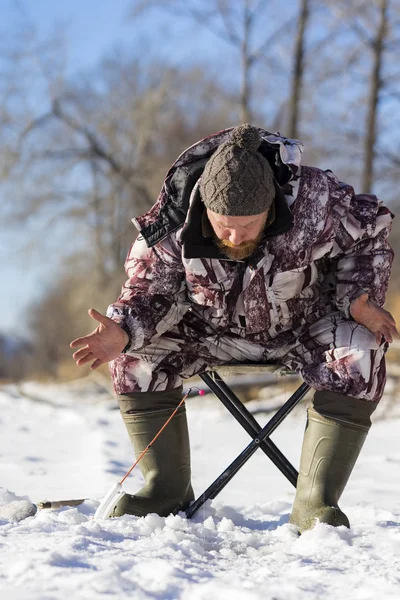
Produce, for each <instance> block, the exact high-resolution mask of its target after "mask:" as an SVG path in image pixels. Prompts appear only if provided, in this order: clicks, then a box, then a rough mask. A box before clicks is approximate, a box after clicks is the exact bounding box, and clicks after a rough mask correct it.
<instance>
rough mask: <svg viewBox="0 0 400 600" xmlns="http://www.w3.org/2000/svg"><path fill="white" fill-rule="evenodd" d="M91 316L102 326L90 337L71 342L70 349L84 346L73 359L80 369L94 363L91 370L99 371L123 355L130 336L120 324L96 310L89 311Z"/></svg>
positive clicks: (86, 336)
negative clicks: (102, 366)
mask: <svg viewBox="0 0 400 600" xmlns="http://www.w3.org/2000/svg"><path fill="white" fill-rule="evenodd" d="M89 316H90V317H92V319H94V320H95V321H98V322H99V323H100V324H99V325H98V327H96V329H95V330H94V331H93V332H92V333H90V334H89V335H85V336H84V337H80V338H77V339H76V340H74V341H73V342H71V343H70V347H71V348H79V347H80V346H83V348H81V349H80V350H78V351H77V352H75V353H74V354H73V358H74V360H75V361H76V364H77V365H78V366H79V367H80V366H82V365H85V364H86V363H88V362H90V361H93V363H92V364H91V365H90V368H91V369H97V368H98V367H99V366H100V365H102V364H104V363H106V362H109V361H110V360H114V358H117V356H118V355H119V354H121V352H122V350H123V349H124V348H125V346H126V345H127V343H128V342H129V336H128V334H127V333H126V331H124V330H123V329H121V327H120V326H119V325H118V323H115V321H113V320H112V319H109V318H108V317H106V316H104V315H102V314H101V313H99V312H97V310H94V308H91V309H90V310H89Z"/></svg>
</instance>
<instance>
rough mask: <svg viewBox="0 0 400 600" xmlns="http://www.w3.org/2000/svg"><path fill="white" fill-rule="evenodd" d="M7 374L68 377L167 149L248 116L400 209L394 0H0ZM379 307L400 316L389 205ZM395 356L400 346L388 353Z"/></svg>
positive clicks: (399, 20)
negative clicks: (387, 270) (388, 256)
mask: <svg viewBox="0 0 400 600" xmlns="http://www.w3.org/2000/svg"><path fill="white" fill-rule="evenodd" d="M0 10H1V20H0V32H1V36H0V75H1V76H0V98H1V102H0V140H1V143H0V273H1V278H0V290H1V293H0V379H2V380H3V381H15V380H17V381H18V380H23V379H26V378H30V377H37V378H44V379H46V378H47V379H48V378H61V379H62V378H69V377H77V376H80V375H82V374H83V373H84V370H82V369H81V370H80V369H78V368H76V367H75V363H74V362H73V360H72V358H71V354H72V352H71V350H70V348H69V342H70V341H71V340H72V339H73V338H74V337H77V336H80V335H84V334H85V333H88V332H89V331H91V330H92V329H93V324H94V322H93V321H91V320H90V319H89V317H88V316H87V309H88V308H89V307H91V306H93V307H95V308H96V309H98V310H99V311H101V312H104V311H105V309H106V307H107V305H108V304H109V303H110V302H111V301H113V300H115V298H116V297H117V296H118V294H119V291H120V286H121V284H122V282H123V281H124V277H125V276H124V272H123V263H124V259H125V256H126V253H127V251H128V248H129V246H130V244H131V243H132V241H133V240H134V239H135V237H136V230H135V228H134V226H133V225H132V223H131V219H132V217H135V216H136V215H138V214H140V213H143V212H144V211H146V210H147V209H148V208H149V207H150V206H151V205H152V204H153V203H154V202H155V200H156V198H157V195H158V191H159V189H160V186H161V184H162V181H163V178H164V175H165V173H166V171H167V170H168V168H169V166H170V165H171V163H172V162H174V160H175V159H176V158H177V156H178V155H179V154H180V153H181V152H182V151H183V150H184V149H185V148H186V147H188V146H189V145H191V144H193V143H194V142H196V141H197V140H199V139H200V138H202V137H204V136H206V135H209V134H211V133H214V132H216V131H218V130H220V129H223V128H225V127H229V126H232V125H237V124H239V123H243V122H251V123H253V124H255V125H259V126H262V127H264V128H265V129H268V130H269V131H271V132H276V131H279V132H281V133H282V134H283V135H286V136H288V137H293V138H299V139H301V140H302V141H303V142H304V144H305V147H306V150H305V154H304V162H305V164H312V165H314V166H318V167H321V168H324V169H326V168H330V169H332V170H333V171H334V172H335V173H336V174H337V175H338V177H339V178H340V179H342V180H343V181H346V182H348V183H351V184H352V185H353V186H354V187H355V189H356V191H358V192H372V193H375V194H377V195H378V196H379V197H380V198H382V200H384V202H385V203H387V205H388V206H389V207H390V208H391V209H392V211H393V212H394V213H396V212H397V213H398V212H399V210H398V205H399V204H400V197H399V191H398V187H399V186H398V180H399V176H400V110H399V109H400V66H399V61H398V56H399V51H400V0H346V1H342V0H326V1H313V0H287V1H286V2H281V1H278V0H229V1H228V0H227V1H223V0H181V1H174V0H158V1H157V0H153V1H151V0H147V1H145V0H143V1H134V0H118V2H109V1H105V0H103V1H102V2H99V1H95V0H80V1H79V2H78V0H69V2H63V3H61V2H52V1H51V0H36V1H35V2H29V0H18V1H17V0H0ZM391 243H392V245H393V247H394V249H395V251H396V252H397V258H396V259H395V263H394V268H393V275H392V280H391V285H390V291H389V296H388V300H387V304H386V307H387V308H388V309H389V310H391V311H392V312H393V314H394V316H395V318H396V319H397V322H398V323H399V322H400V296H399V282H400V263H399V258H398V256H399V253H400V220H399V219H397V220H395V221H394V227H393V232H392V236H391ZM390 352H391V353H392V354H391V361H392V363H393V361H394V360H396V350H395V349H392V350H391V351H390Z"/></svg>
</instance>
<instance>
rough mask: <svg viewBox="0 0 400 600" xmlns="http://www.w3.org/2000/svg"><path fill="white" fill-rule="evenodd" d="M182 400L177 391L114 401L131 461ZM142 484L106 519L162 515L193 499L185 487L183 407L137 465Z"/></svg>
mask: <svg viewBox="0 0 400 600" xmlns="http://www.w3.org/2000/svg"><path fill="white" fill-rule="evenodd" d="M181 398H182V395H181V389H178V390H173V391H172V392H171V391H170V392H154V393H150V392H142V393H135V394H126V395H123V396H120V397H119V404H120V410H121V414H122V418H123V420H124V422H125V425H126V428H127V431H128V434H129V437H130V440H131V442H132V445H133V447H134V450H135V455H136V458H138V457H139V456H140V454H141V453H142V452H143V450H144V449H145V448H146V446H148V444H149V443H150V442H151V440H152V439H153V438H154V437H155V435H156V434H157V433H158V432H159V430H160V429H161V427H162V426H163V425H164V423H165V422H166V421H167V419H168V418H169V416H170V415H171V413H172V412H173V410H174V409H175V408H176V406H177V405H178V404H179V402H180V400H181ZM138 467H139V468H140V470H141V472H142V475H143V477H144V479H145V485H144V486H143V487H142V489H141V490H139V491H138V492H137V493H136V494H135V495H131V494H125V495H124V496H122V497H121V498H120V499H119V501H118V503H117V504H116V506H115V508H114V510H113V513H112V516H113V517H120V516H122V515H124V514H129V515H136V516H138V517H142V516H145V515H147V514H149V513H157V514H158V515H160V516H163V517H165V516H167V515H169V514H171V513H177V512H179V511H180V510H185V508H187V507H188V505H189V504H190V502H191V501H192V500H194V494H193V490H192V486H191V483H190V477H191V473H190V447H189V434H188V427H187V420H186V407H185V405H183V406H182V407H181V408H180V409H179V410H178V412H177V413H176V414H175V416H174V417H173V418H172V419H171V421H170V422H169V423H168V425H167V427H166V428H165V429H164V431H163V432H162V433H161V435H160V436H159V438H157V440H156V441H155V442H154V444H153V445H152V446H151V447H150V448H149V450H148V451H147V452H146V454H145V455H144V456H143V458H142V459H141V460H140V462H139V463H138Z"/></svg>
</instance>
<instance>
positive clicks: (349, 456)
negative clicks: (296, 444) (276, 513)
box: [290, 392, 377, 533]
mask: <svg viewBox="0 0 400 600" xmlns="http://www.w3.org/2000/svg"><path fill="white" fill-rule="evenodd" d="M376 406H377V403H375V402H370V401H367V400H359V399H357V398H352V397H350V396H343V395H342V394H336V393H334V392H316V393H315V395H314V402H313V406H312V407H310V408H309V409H308V421H307V427H306V431H305V434H304V441H303V447H302V453H301V460H300V470H299V477H298V480H297V488H296V497H295V501H294V505H293V510H292V514H291V516H290V523H293V524H294V525H296V526H297V527H298V529H299V533H302V532H303V531H306V530H307V529H312V528H313V527H314V525H315V524H316V523H317V522H318V521H319V522H321V523H327V524H328V525H333V526H334V527H339V526H340V525H345V526H346V527H350V523H349V519H348V518H347V516H346V515H345V514H344V512H343V511H342V510H341V509H340V508H339V505H338V502H339V499H340V497H341V495H342V493H343V490H344V488H345V486H346V484H347V481H348V479H349V477H350V474H351V472H352V470H353V467H354V465H355V463H356V460H357V458H358V455H359V453H360V451H361V448H362V446H363V444H364V441H365V439H366V437H367V434H368V431H369V428H370V426H371V419H370V417H371V414H372V413H373V411H374V410H375V408H376Z"/></svg>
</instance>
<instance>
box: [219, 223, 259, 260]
mask: <svg viewBox="0 0 400 600" xmlns="http://www.w3.org/2000/svg"><path fill="white" fill-rule="evenodd" d="M263 233H264V228H262V229H261V231H260V233H259V234H258V236H257V237H256V238H255V239H254V240H248V241H247V242H242V243H241V244H239V245H237V246H235V245H234V244H232V242H230V241H229V240H220V239H219V238H218V237H217V236H215V237H214V239H215V243H216V244H217V246H218V248H219V250H220V251H221V252H222V253H223V254H225V256H227V257H228V258H230V259H231V260H243V259H244V258H248V257H249V256H251V255H252V254H253V252H254V250H255V249H256V248H257V246H258V244H259V243H260V241H261V238H262V236H263Z"/></svg>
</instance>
